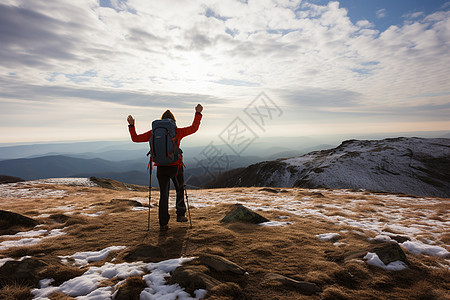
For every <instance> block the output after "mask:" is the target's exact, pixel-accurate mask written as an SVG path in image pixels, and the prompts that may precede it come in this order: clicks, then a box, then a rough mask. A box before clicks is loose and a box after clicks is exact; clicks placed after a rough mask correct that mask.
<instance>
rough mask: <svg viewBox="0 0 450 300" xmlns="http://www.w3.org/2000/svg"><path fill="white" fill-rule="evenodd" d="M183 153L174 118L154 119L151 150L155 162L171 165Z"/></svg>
mask: <svg viewBox="0 0 450 300" xmlns="http://www.w3.org/2000/svg"><path fill="white" fill-rule="evenodd" d="M182 153H183V151H181V149H180V148H179V147H178V140H177V125H176V124H175V122H174V121H173V120H172V119H162V120H155V121H153V122H152V135H151V137H150V152H149V154H150V155H151V159H152V160H153V162H155V163H156V164H158V165H161V166H166V165H170V164H173V163H174V162H176V161H177V160H179V159H180V157H181V155H182Z"/></svg>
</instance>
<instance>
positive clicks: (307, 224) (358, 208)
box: [0, 185, 450, 299]
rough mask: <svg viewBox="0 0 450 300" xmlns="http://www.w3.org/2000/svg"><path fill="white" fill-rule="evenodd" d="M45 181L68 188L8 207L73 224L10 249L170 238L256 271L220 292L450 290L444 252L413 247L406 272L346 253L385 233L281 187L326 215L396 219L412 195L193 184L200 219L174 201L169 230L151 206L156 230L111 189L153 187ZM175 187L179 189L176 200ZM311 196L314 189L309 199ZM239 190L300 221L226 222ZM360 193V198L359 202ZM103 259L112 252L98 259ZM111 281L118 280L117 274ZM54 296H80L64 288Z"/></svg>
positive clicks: (182, 249)
mask: <svg viewBox="0 0 450 300" xmlns="http://www.w3.org/2000/svg"><path fill="white" fill-rule="evenodd" d="M41 188H43V189H51V190H55V191H56V190H64V191H65V194H64V196H62V197H53V198H39V199H32V200H30V199H20V201H18V200H17V199H1V200H0V201H1V202H0V209H4V210H11V211H15V212H19V213H20V212H22V213H23V212H25V213H23V214H25V215H28V216H30V217H37V216H39V215H41V214H43V213H47V214H50V216H49V217H40V218H39V220H40V221H41V223H42V224H43V225H44V226H43V227H42V228H44V229H47V230H51V229H54V228H64V232H65V233H66V234H65V235H62V236H58V237H55V238H49V239H45V240H43V241H42V242H41V243H39V244H37V245H33V246H29V247H20V248H10V249H7V250H4V251H0V255H3V256H5V257H13V258H19V257H23V256H25V255H31V256H33V255H44V254H45V255H46V256H53V257H57V256H62V255H71V254H74V253H75V252H80V251H96V250H101V249H104V248H106V247H109V246H127V247H132V246H136V245H139V244H142V243H147V244H151V245H155V246H160V247H161V248H163V249H164V250H165V252H166V257H167V258H176V257H180V256H197V255H200V254H202V253H211V254H217V255H221V256H224V257H226V258H228V259H230V260H231V261H233V262H235V263H237V264H239V265H241V266H242V267H244V268H245V269H246V270H247V271H248V273H249V275H248V276H245V277H244V278H229V277H224V279H226V281H230V282H231V283H228V284H224V285H221V286H219V287H217V288H216V290H215V291H213V293H212V294H211V297H210V298H211V299H239V298H235V297H241V295H245V297H247V299H408V298H409V297H410V296H411V295H417V297H416V296H414V297H416V299H445V297H446V296H448V292H449V290H450V282H449V279H448V278H450V276H449V275H450V274H449V271H448V262H446V261H445V260H444V259H442V258H437V257H430V256H425V255H412V254H410V253H407V257H408V259H409V260H410V262H411V264H412V266H411V267H410V268H408V269H406V270H404V271H400V272H391V271H386V270H382V269H379V268H376V267H372V266H369V265H367V264H366V263H364V262H362V261H355V260H346V259H345V258H346V256H347V255H348V254H349V253H351V252H352V251H355V250H362V249H365V248H367V247H368V246H370V242H369V241H368V240H367V238H368V237H374V236H375V233H371V232H366V234H361V233H358V232H356V231H361V228H358V227H353V226H350V225H348V224H340V223H337V222H336V221H334V220H328V219H324V218H323V217H320V216H317V215H314V214H299V212H298V211H292V213H290V212H289V211H287V210H286V206H285V205H284V204H283V203H282V202H277V201H278V200H277V199H278V198H277V197H290V199H291V201H293V202H296V205H299V206H305V207H306V206H308V207H309V208H311V209H315V210H321V211H322V210H323V215H327V216H330V217H336V218H337V217H343V218H349V219H357V220H360V221H364V220H366V219H367V218H369V217H374V218H375V219H377V220H378V221H382V222H386V223H387V222H388V221H389V220H388V219H389V218H390V216H389V214H387V215H383V214H381V213H380V211H383V210H384V209H390V211H391V212H392V213H394V214H395V213H397V214H401V213H402V211H401V209H403V208H404V207H408V204H407V203H395V207H394V205H393V203H390V202H389V201H386V200H385V199H384V198H383V199H382V198H377V197H376V196H374V195H373V194H371V193H367V192H364V193H362V194H358V195H352V194H350V195H348V194H332V191H327V190H323V191H321V192H320V193H319V192H317V191H309V190H306V189H286V191H287V192H285V193H278V194H274V193H269V192H261V191H259V189H260V188H231V189H213V190H198V191H189V200H190V202H191V204H192V207H191V216H192V222H193V225H194V226H193V228H189V223H177V222H175V220H174V217H175V212H174V210H171V216H172V219H171V221H170V223H169V226H170V229H169V231H168V233H167V234H165V235H161V234H160V233H159V231H158V230H159V224H158V220H157V208H154V207H152V208H151V230H150V231H149V232H147V231H146V230H147V211H133V210H131V207H130V206H128V205H110V204H109V201H110V200H111V199H118V198H122V199H130V198H142V199H145V198H147V196H148V194H147V193H146V192H136V191H115V190H107V189H102V188H85V187H68V186H51V185H45V186H42V187H41ZM80 194H81V195H80ZM173 194H174V193H173V191H171V199H170V201H171V203H172V204H173V203H174V199H173ZM158 196H159V195H158V192H156V191H154V192H153V202H154V203H156V202H157V198H158ZM303 197H310V198H311V199H310V200H303V199H302V198H303ZM220 199H222V200H220ZM230 200H234V201H237V202H243V204H244V205H247V203H248V205H250V206H252V205H255V204H254V203H256V202H257V203H259V205H261V206H263V205H267V206H271V207H272V209H270V210H264V211H258V212H259V213H260V214H262V215H264V216H265V217H267V218H268V219H271V220H280V219H279V217H280V216H284V217H288V218H287V219H286V220H280V221H289V222H293V224H291V225H288V226H282V227H268V226H259V225H253V224H241V223H231V224H223V223H220V222H219V221H220V220H221V219H222V218H223V217H224V215H225V214H226V213H227V212H228V210H229V209H230V205H231V204H229V203H231V202H230ZM226 201H228V203H225V202H226ZM352 201H353V202H352ZM354 201H356V202H357V203H356V205H354V203H355V202H354ZM198 202H202V203H209V205H210V206H206V207H200V208H195V204H196V203H198ZM144 203H145V201H144ZM352 203H353V204H352ZM65 205H70V206H71V207H72V211H71V213H72V214H71V215H69V214H67V212H66V211H65V210H64V209H63V206H65ZM330 205H343V206H345V210H344V209H339V208H336V207H329V206H330ZM410 205H411V204H410ZM448 208H449V206H448V203H447V204H446V203H430V204H426V203H423V202H422V203H421V204H420V209H422V210H423V209H428V210H431V211H434V214H433V215H431V216H429V217H432V219H433V220H437V221H441V222H444V221H448ZM83 209H85V210H84V211H83ZM100 210H101V211H104V212H103V214H101V216H99V217H88V216H84V215H81V212H87V213H95V212H96V211H100ZM419 217H420V210H419V211H417V212H416V213H414V215H409V216H405V221H404V224H406V225H410V224H413V223H414V224H419V222H415V221H411V220H409V221H408V218H419ZM402 222H403V221H402ZM425 223H426V222H425ZM385 230H390V231H391V232H396V233H400V234H401V232H397V231H396V230H395V229H389V225H386V227H385ZM328 232H339V233H340V235H341V239H340V240H339V242H340V243H341V244H339V246H335V245H333V242H323V241H320V240H319V239H318V238H317V237H316V235H318V234H322V233H328ZM435 238H436V239H437V240H438V241H439V242H443V243H445V244H446V245H449V244H450V234H448V233H446V232H444V230H443V229H442V232H441V233H440V235H439V236H435ZM1 241H2V239H1V237H0V242H1ZM113 256H115V257H116V260H115V263H120V262H123V260H122V259H121V257H123V256H121V254H120V253H116V254H113V255H112V256H110V257H109V258H107V259H106V260H105V261H110V260H111V259H112V257H113ZM103 263H104V261H102V262H97V263H95V264H92V265H102V264H103ZM78 272H79V269H77V268H73V267H66V268H64V267H62V266H56V265H55V266H53V267H52V268H48V269H47V270H46V273H44V274H43V275H45V277H52V278H55V276H56V278H55V279H56V280H57V281H58V282H62V281H64V280H65V279H67V278H71V277H73V276H77V274H78ZM268 272H272V273H279V274H282V275H285V276H289V277H291V278H293V279H296V280H304V281H309V282H313V283H316V284H317V285H318V286H319V287H320V288H321V289H322V291H321V292H320V293H318V294H315V295H312V296H306V295H303V294H301V293H300V292H299V291H298V290H296V289H294V288H286V287H285V286H281V285H277V284H267V283H264V275H265V274H266V273H268ZM218 276H219V275H218ZM102 284H104V285H112V283H111V282H105V283H102ZM125 285H126V288H128V287H129V288H130V289H140V288H141V285H142V279H141V278H129V279H128V280H127V282H126V283H125ZM22 289H24V290H26V291H28V292H29V289H28V290H27V289H26V288H22V287H10V286H7V287H5V288H4V289H2V290H1V291H0V299H3V298H5V297H9V296H4V295H9V294H11V293H12V292H11V291H14V293H15V292H17V293H18V291H19V290H22ZM4 290H5V291H4ZM135 292H136V291H135ZM8 293H9V294H8ZM11 295H12V294H11ZM2 297H3V298H2ZM5 299H9V298H5ZM11 299H13V298H11ZM18 299H19V298H18ZM23 299H26V298H23ZM51 299H70V298H67V296H65V295H63V294H61V293H55V294H54V295H52V298H51Z"/></svg>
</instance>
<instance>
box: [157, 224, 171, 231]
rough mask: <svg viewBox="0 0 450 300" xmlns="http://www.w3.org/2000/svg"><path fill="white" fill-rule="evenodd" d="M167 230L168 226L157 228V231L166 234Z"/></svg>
mask: <svg viewBox="0 0 450 300" xmlns="http://www.w3.org/2000/svg"><path fill="white" fill-rule="evenodd" d="M167 230H169V226H168V225H161V226H159V231H160V232H166V231H167Z"/></svg>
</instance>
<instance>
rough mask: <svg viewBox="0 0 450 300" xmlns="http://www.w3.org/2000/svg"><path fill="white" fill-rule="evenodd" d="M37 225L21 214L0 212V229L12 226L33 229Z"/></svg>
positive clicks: (34, 221)
mask: <svg viewBox="0 0 450 300" xmlns="http://www.w3.org/2000/svg"><path fill="white" fill-rule="evenodd" d="M38 224H39V223H38V222H37V221H36V220H33V219H31V218H28V217H25V216H23V215H21V214H18V213H15V212H11V211H6V210H0V228H1V229H8V228H10V227H13V226H20V227H34V226H36V225H38Z"/></svg>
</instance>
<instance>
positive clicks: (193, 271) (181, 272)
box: [169, 266, 222, 295]
mask: <svg viewBox="0 0 450 300" xmlns="http://www.w3.org/2000/svg"><path fill="white" fill-rule="evenodd" d="M204 268H206V267H204ZM174 283H178V284H179V285H180V286H181V287H183V288H185V289H186V291H187V292H188V293H190V294H191V295H192V294H193V293H194V291H195V290H198V289H204V290H207V291H210V290H211V289H213V288H214V287H216V286H218V285H220V284H222V282H220V281H219V280H217V279H215V278H213V277H211V276H209V275H207V274H205V273H204V270H203V269H202V268H201V266H180V267H178V268H176V269H175V271H173V273H172V277H171V278H170V279H169V284H174Z"/></svg>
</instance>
